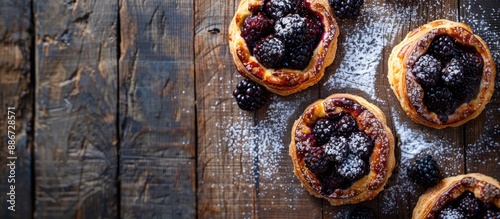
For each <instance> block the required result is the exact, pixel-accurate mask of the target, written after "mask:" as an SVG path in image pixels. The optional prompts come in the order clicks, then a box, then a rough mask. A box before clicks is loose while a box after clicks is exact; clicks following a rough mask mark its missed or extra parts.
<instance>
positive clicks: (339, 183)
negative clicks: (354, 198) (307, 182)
mask: <svg viewBox="0 0 500 219" xmlns="http://www.w3.org/2000/svg"><path fill="white" fill-rule="evenodd" d="M318 179H319V181H320V183H321V185H322V188H321V192H322V193H323V194H325V195H330V194H332V193H333V192H334V191H335V190H336V189H345V188H347V187H348V186H349V184H348V183H347V182H346V180H345V179H344V178H343V177H342V176H340V175H339V174H338V173H337V172H335V171H330V172H329V173H328V174H324V175H319V176H318Z"/></svg>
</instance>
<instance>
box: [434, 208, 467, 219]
mask: <svg viewBox="0 0 500 219" xmlns="http://www.w3.org/2000/svg"><path fill="white" fill-rule="evenodd" d="M437 218H438V219H465V215H464V214H463V213H462V212H461V211H460V210H459V209H456V208H452V207H451V206H448V207H446V208H444V209H443V210H441V212H439V214H438V216H437Z"/></svg>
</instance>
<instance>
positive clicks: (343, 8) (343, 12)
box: [329, 0, 364, 19]
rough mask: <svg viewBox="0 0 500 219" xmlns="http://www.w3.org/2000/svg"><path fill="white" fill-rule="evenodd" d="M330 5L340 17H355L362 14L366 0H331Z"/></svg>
mask: <svg viewBox="0 0 500 219" xmlns="http://www.w3.org/2000/svg"><path fill="white" fill-rule="evenodd" d="M329 3H330V6H331V7H332V9H333V12H334V13H335V16H337V17H338V18H340V19H345V18H347V19H354V18H357V17H358V16H359V15H360V14H361V6H363V3H364V0H329Z"/></svg>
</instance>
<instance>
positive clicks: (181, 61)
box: [119, 0, 196, 218]
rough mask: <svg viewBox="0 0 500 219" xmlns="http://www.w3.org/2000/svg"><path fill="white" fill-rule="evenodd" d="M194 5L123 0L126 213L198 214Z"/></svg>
mask: <svg viewBox="0 0 500 219" xmlns="http://www.w3.org/2000/svg"><path fill="white" fill-rule="evenodd" d="M192 6H193V3H192V2H191V1H186V0H176V1H152V0H147V1H136V0H123V1H120V26H121V29H120V32H121V33H120V35H121V45H120V48H121V49H120V50H121V54H120V61H119V69H120V73H119V75H120V80H119V96H120V97H119V101H120V102H119V112H120V118H119V119H120V120H119V122H120V179H121V187H120V190H121V193H120V194H121V208H120V209H121V216H122V217H123V218H142V217H146V218H192V217H194V216H195V214H196V212H195V208H196V197H195V190H196V189H195V187H196V180H195V179H196V178H195V165H196V161H195V159H194V158H195V144H196V128H195V127H196V125H195V106H194V90H195V87H194V86H195V82H194V59H193V54H194V53H193V40H194V39H193V35H194V33H193V23H194V22H193V19H192V18H193V8H192Z"/></svg>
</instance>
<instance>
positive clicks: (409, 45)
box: [387, 20, 496, 129]
mask: <svg viewBox="0 0 500 219" xmlns="http://www.w3.org/2000/svg"><path fill="white" fill-rule="evenodd" d="M442 35H448V36H451V37H453V38H454V39H455V40H456V42H458V43H459V44H462V45H464V46H466V47H469V48H473V49H475V51H477V53H478V54H480V56H481V57H482V60H483V68H482V78H481V80H480V83H479V89H478V91H477V95H476V96H475V98H472V100H470V101H466V102H464V103H460V104H459V105H458V106H456V109H455V110H454V111H452V112H451V113H450V114H448V115H447V116H445V119H441V118H440V116H439V115H438V114H436V113H435V112H433V111H431V110H429V109H428V106H426V104H425V102H424V93H425V91H424V89H423V87H422V86H421V85H420V84H419V83H418V82H417V80H416V78H415V75H413V74H412V68H413V67H414V65H415V63H416V62H417V60H418V59H419V58H420V57H421V56H422V55H424V54H425V53H426V52H427V50H428V49H429V47H430V44H431V42H432V40H433V39H434V38H435V37H438V36H442ZM388 67H389V68H388V76H387V77H388V79H389V83H390V85H391V88H392V89H393V91H394V93H395V94H396V97H397V98H398V100H399V102H400V103H401V107H402V108H403V110H404V111H405V112H406V114H407V115H408V116H409V117H410V118H411V119H412V120H414V121H415V122H417V123H420V124H423V125H426V126H429V127H433V128H437V129H441V128H446V127H449V126H459V125H462V124H464V123H466V122H467V121H469V120H471V119H474V118H476V117H477V116H478V115H479V114H480V113H481V112H482V110H483V109H484V108H485V106H486V104H487V103H488V102H489V100H490V99H491V96H492V94H493V91H494V82H495V75H496V69H495V64H494V61H493V59H492V56H491V53H490V50H489V48H488V46H487V45H486V44H485V42H484V41H483V40H482V39H481V38H480V37H479V36H477V35H474V34H473V32H472V29H471V28H470V27H469V26H467V25H466V24H464V23H458V22H452V21H448V20H436V21H432V22H430V23H428V24H425V25H423V26H421V27H419V28H416V29H415V30H413V31H411V32H410V33H408V35H407V36H406V37H405V39H404V40H403V41H402V42H401V43H399V44H398V45H397V46H395V47H394V49H393V50H392V53H391V55H390V57H389V66H388Z"/></svg>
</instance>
